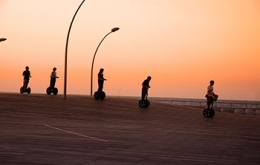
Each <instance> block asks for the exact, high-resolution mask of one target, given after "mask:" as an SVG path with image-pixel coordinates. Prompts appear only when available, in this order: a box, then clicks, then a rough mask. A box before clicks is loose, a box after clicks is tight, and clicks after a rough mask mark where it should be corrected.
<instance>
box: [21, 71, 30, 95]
mask: <svg viewBox="0 0 260 165" xmlns="http://www.w3.org/2000/svg"><path fill="white" fill-rule="evenodd" d="M30 77H31V72H30V71H29V67H28V66H26V67H25V71H23V90H24V91H26V90H27V86H28V84H29V80H30Z"/></svg>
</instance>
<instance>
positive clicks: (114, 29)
mask: <svg viewBox="0 0 260 165" xmlns="http://www.w3.org/2000/svg"><path fill="white" fill-rule="evenodd" d="M118 30H119V27H114V28H113V29H111V32H115V31H118Z"/></svg>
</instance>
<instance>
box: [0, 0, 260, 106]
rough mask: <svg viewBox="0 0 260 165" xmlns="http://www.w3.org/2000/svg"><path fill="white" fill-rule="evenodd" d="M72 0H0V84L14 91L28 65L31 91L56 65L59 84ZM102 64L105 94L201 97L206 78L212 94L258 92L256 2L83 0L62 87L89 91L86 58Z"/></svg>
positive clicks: (233, 96) (244, 96) (42, 86)
mask: <svg viewBox="0 0 260 165" xmlns="http://www.w3.org/2000/svg"><path fill="white" fill-rule="evenodd" d="M81 2H82V0H37V2H36V0H22V1H21V0H0V38H7V40H6V41H4V42H0V64H1V65H0V83H1V86H0V92H17V93H19V89H20V87H21V86H22V83H23V77H22V72H23V71H24V69H25V66H29V67H30V71H31V74H32V78H31V80H30V83H29V86H30V87H31V88H32V94H33V93H45V91H46V88H47V87H48V86H49V76H50V73H51V71H52V68H53V67H57V75H58V76H59V77H60V78H59V79H57V83H56V86H57V87H58V89H59V94H63V92H64V90H63V88H64V58H65V57H64V56H65V44H66V37H67V32H68V28H69V25H70V22H71V19H72V17H73V15H74V13H75V11H76V9H77V8H78V6H79V5H80V3H81ZM114 27H119V28H120V30H119V31H117V32H115V33H111V34H110V35H109V36H107V38H106V39H105V40H104V42H103V43H102V45H101V46H100V48H99V50H98V52H97V55H96V59H95V65H94V88H93V90H94V91H96V90H97V74H98V71H99V69H100V68H104V69H105V72H104V77H105V78H106V79H107V81H106V82H105V84H104V91H105V92H106V94H107V95H108V96H109V95H113V96H140V93H141V83H142V81H143V80H144V79H146V77H147V76H151V77H152V80H151V82H150V85H151V88H150V90H149V96H151V97H174V98H202V99H204V95H205V93H206V88H207V86H208V84H209V81H210V80H211V79H213V80H215V86H214V91H215V93H217V94H218V95H219V99H229V100H258V101H259V100H260V1H259V0H160V1H159V0H109V1H108V0H86V1H85V3H84V4H83V6H82V7H81V9H80V10H79V12H78V15H77V16H76V19H75V21H74V24H73V27H72V30H71V34H70V42H69V47H68V49H69V51H68V74H67V93H68V94H83V95H90V73H91V63H92V58H93V55H94V53H95V50H96V48H97V46H98V44H99V42H100V41H101V39H102V38H103V37H104V36H105V35H106V34H107V33H109V32H110V30H111V29H112V28H114Z"/></svg>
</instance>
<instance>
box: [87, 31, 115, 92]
mask: <svg viewBox="0 0 260 165" xmlns="http://www.w3.org/2000/svg"><path fill="white" fill-rule="evenodd" d="M118 30H119V28H118V27H114V28H113V29H111V31H110V32H109V33H107V34H106V35H105V37H103V39H102V40H101V41H100V42H99V44H98V46H97V48H96V51H95V54H94V56H93V60H92V66H91V82H90V84H91V85H90V95H91V96H92V93H93V67H94V61H95V57H96V54H97V51H98V48H99V46H100V45H101V43H102V42H103V40H104V39H105V38H106V37H107V36H108V35H109V34H111V33H113V32H116V31H118Z"/></svg>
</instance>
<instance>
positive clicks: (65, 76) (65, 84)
mask: <svg viewBox="0 0 260 165" xmlns="http://www.w3.org/2000/svg"><path fill="white" fill-rule="evenodd" d="M84 2H85V0H83V1H82V2H81V4H80V5H79V7H78V9H77V10H76V12H75V14H74V16H73V18H72V20H71V23H70V27H69V30H68V34H67V40H66V48H65V65H64V99H65V100H66V98H67V58H68V44H69V37H70V30H71V27H72V24H73V22H74V19H75V17H76V15H77V13H78V11H79V9H80V7H81V6H82V5H83V3H84Z"/></svg>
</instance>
